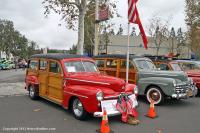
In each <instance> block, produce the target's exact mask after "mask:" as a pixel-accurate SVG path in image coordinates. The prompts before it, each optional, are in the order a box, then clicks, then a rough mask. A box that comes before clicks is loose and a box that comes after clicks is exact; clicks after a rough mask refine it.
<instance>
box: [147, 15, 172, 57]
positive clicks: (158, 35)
mask: <svg viewBox="0 0 200 133" xmlns="http://www.w3.org/2000/svg"><path fill="white" fill-rule="evenodd" d="M149 22H150V24H149V26H148V32H149V34H150V36H151V37H152V38H153V40H152V41H153V42H154V44H155V46H156V55H159V51H160V48H161V46H162V44H163V42H164V41H166V40H167V36H168V25H169V21H168V20H162V19H161V18H160V17H153V18H152V19H150V20H149Z"/></svg>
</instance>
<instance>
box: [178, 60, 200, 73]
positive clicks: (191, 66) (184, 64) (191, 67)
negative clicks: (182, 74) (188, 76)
mask: <svg viewBox="0 0 200 133" xmlns="http://www.w3.org/2000/svg"><path fill="white" fill-rule="evenodd" d="M179 66H180V67H181V69H182V70H183V71H187V70H195V69H200V67H199V65H197V64H196V63H192V62H191V63H190V62H180V63H179Z"/></svg>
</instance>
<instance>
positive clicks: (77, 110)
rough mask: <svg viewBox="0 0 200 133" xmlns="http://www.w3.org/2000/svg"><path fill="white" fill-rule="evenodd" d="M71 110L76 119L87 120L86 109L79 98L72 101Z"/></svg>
mask: <svg viewBox="0 0 200 133" xmlns="http://www.w3.org/2000/svg"><path fill="white" fill-rule="evenodd" d="M71 109H72V112H73V115H74V117H75V118H76V119H78V120H85V119H86V118H87V116H88V113H87V112H86V110H85V109H84V107H83V104H82V102H81V101H80V100H79V99H78V98H75V99H74V100H73V101H72V108H71Z"/></svg>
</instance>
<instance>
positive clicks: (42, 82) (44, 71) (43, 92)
mask: <svg viewBox="0 0 200 133" xmlns="http://www.w3.org/2000/svg"><path fill="white" fill-rule="evenodd" d="M38 79H39V87H40V89H39V95H40V96H42V97H47V95H48V61H47V60H46V59H40V60H39V71H38Z"/></svg>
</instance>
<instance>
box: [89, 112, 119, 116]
mask: <svg viewBox="0 0 200 133" xmlns="http://www.w3.org/2000/svg"><path fill="white" fill-rule="evenodd" d="M120 114H121V113H120V112H119V111H112V112H108V113H107V116H108V117H110V116H116V115H120ZM93 115H94V117H102V116H103V112H94V114H93Z"/></svg>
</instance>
